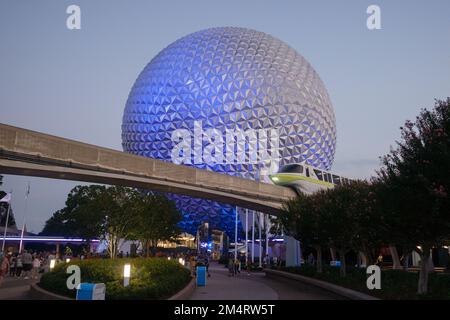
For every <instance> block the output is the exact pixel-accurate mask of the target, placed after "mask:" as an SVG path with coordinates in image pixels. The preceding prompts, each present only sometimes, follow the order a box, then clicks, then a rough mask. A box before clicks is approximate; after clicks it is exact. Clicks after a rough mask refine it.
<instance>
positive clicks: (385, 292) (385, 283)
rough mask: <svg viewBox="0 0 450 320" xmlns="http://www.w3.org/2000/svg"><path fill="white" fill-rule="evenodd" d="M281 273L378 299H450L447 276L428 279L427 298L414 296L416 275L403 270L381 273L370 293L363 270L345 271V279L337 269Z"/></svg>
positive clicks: (305, 268)
mask: <svg viewBox="0 0 450 320" xmlns="http://www.w3.org/2000/svg"><path fill="white" fill-rule="evenodd" d="M278 269H279V270H281V271H287V272H291V273H296V274H300V275H303V276H306V277H312V278H316V279H319V280H323V281H327V282H331V283H334V284H337V285H340V286H343V287H346V288H349V289H353V290H357V291H360V292H364V293H366V294H369V295H373V296H376V297H378V298H381V299H388V300H391V299H392V300H395V299H450V275H449V274H439V273H431V274H430V278H429V285H430V290H429V292H428V294H427V295H417V293H416V292H417V281H418V280H419V275H418V273H417V272H406V271H403V270H382V272H381V289H380V290H369V289H368V288H367V286H366V281H367V274H366V269H364V268H354V267H348V268H347V276H346V277H341V276H340V275H339V268H336V267H330V266H324V267H323V272H322V273H317V272H316V268H315V267H314V266H310V265H303V266H301V267H284V268H278Z"/></svg>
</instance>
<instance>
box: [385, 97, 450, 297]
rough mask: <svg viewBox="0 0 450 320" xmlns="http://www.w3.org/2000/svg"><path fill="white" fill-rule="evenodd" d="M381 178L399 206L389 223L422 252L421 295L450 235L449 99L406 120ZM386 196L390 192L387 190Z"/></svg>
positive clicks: (394, 208) (419, 290) (419, 284)
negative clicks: (434, 252) (433, 254)
mask: <svg viewBox="0 0 450 320" xmlns="http://www.w3.org/2000/svg"><path fill="white" fill-rule="evenodd" d="M382 162H383V167H382V168H381V169H380V170H379V172H378V177H377V180H378V181H379V182H380V183H383V184H385V186H386V188H387V190H388V192H390V193H391V194H390V197H391V198H392V199H395V202H397V205H393V206H390V207H389V209H390V210H389V215H387V214H386V217H387V219H389V224H391V225H392V226H395V227H396V232H398V233H399V234H401V236H402V237H403V238H404V239H405V240H406V241H410V243H412V244H414V246H416V245H417V247H416V251H417V252H418V253H419V255H420V257H421V268H420V273H419V274H420V275H419V283H418V290H417V292H418V293H419V294H425V293H427V292H428V272H429V267H428V265H429V263H428V262H429V260H430V250H431V248H432V247H433V246H440V245H442V244H443V243H444V241H445V239H448V238H449V236H450V197H449V192H450V98H447V100H446V101H436V103H435V107H434V109H433V110H431V111H429V110H427V109H422V111H421V112H420V114H419V116H417V118H416V120H415V121H414V122H413V121H406V123H405V125H404V127H402V128H401V140H400V141H397V142H396V148H392V149H391V151H390V153H389V154H387V155H386V156H384V157H383V158H382ZM383 194H384V196H386V194H387V193H386V192H384V193H383Z"/></svg>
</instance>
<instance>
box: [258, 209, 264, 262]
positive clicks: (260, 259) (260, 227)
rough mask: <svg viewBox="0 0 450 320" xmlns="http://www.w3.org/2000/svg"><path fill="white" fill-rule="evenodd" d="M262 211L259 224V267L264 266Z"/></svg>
mask: <svg viewBox="0 0 450 320" xmlns="http://www.w3.org/2000/svg"><path fill="white" fill-rule="evenodd" d="M261 217H262V212H260V213H259V219H258V225H259V267H260V268H261V267H262V243H261V242H262V234H261V232H262V222H263V221H262V219H261Z"/></svg>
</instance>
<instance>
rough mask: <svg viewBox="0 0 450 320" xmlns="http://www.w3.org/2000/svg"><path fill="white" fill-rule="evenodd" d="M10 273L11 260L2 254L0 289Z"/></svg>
mask: <svg viewBox="0 0 450 320" xmlns="http://www.w3.org/2000/svg"><path fill="white" fill-rule="evenodd" d="M8 272H9V258H8V257H7V256H5V254H4V253H3V252H0V287H1V286H2V282H3V278H4V277H6V275H7V274H8Z"/></svg>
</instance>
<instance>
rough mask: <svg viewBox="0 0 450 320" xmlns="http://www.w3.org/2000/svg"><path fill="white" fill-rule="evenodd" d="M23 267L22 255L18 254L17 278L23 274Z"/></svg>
mask: <svg viewBox="0 0 450 320" xmlns="http://www.w3.org/2000/svg"><path fill="white" fill-rule="evenodd" d="M22 269H23V264H22V255H21V254H18V255H17V259H16V277H17V278H19V277H20V276H21V275H22Z"/></svg>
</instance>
